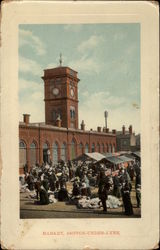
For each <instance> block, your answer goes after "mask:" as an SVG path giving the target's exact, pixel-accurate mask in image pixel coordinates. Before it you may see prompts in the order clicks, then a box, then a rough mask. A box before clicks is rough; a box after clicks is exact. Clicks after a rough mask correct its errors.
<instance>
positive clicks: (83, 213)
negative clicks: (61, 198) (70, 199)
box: [20, 183, 141, 219]
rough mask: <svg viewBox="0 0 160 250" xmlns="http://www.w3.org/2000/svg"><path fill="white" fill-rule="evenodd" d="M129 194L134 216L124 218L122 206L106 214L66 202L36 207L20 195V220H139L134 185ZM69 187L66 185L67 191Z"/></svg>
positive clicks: (109, 210)
mask: <svg viewBox="0 0 160 250" xmlns="http://www.w3.org/2000/svg"><path fill="white" fill-rule="evenodd" d="M132 184H133V185H132V186H133V188H132V192H131V200H132V205H133V211H134V215H132V216H126V215H125V214H124V208H123V206H121V207H119V208H116V209H115V208H114V209H111V208H108V210H107V213H104V212H103V211H102V208H98V209H79V208H77V206H76V205H71V204H68V203H67V202H57V203H54V204H53V203H50V204H48V205H37V204H35V199H31V198H29V197H28V193H20V218H22V219H27V218H28V219H29V218H58V219H59V218H139V217H140V216H141V209H140V208H137V205H136V197H135V189H134V183H132ZM70 188H71V185H70V183H68V190H70ZM92 193H97V188H94V189H92Z"/></svg>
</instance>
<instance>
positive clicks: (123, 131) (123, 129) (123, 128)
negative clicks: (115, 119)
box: [122, 125, 125, 135]
mask: <svg viewBox="0 0 160 250" xmlns="http://www.w3.org/2000/svg"><path fill="white" fill-rule="evenodd" d="M122 133H123V135H125V126H124V125H123V127H122Z"/></svg>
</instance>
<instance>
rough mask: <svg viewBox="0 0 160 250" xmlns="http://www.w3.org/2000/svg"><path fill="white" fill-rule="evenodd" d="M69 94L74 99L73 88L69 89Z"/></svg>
mask: <svg viewBox="0 0 160 250" xmlns="http://www.w3.org/2000/svg"><path fill="white" fill-rule="evenodd" d="M70 94H71V96H72V97H74V89H73V88H71V89H70Z"/></svg>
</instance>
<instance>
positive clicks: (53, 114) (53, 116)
mask: <svg viewBox="0 0 160 250" xmlns="http://www.w3.org/2000/svg"><path fill="white" fill-rule="evenodd" d="M52 118H53V121H55V120H56V119H57V113H56V111H55V110H53V112H52Z"/></svg>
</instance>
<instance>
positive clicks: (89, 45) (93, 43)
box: [77, 35, 103, 53]
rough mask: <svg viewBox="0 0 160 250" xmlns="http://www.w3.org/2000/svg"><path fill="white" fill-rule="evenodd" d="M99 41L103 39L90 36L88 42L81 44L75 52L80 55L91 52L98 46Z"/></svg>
mask: <svg viewBox="0 0 160 250" xmlns="http://www.w3.org/2000/svg"><path fill="white" fill-rule="evenodd" d="M101 41H103V38H102V37H101V36H95V35H92V36H91V37H90V38H89V39H88V40H86V41H83V42H81V44H79V46H78V48H77V50H78V51H79V52H81V53H83V52H85V51H88V50H92V49H94V48H95V47H97V46H99V44H100V42H101Z"/></svg>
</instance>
